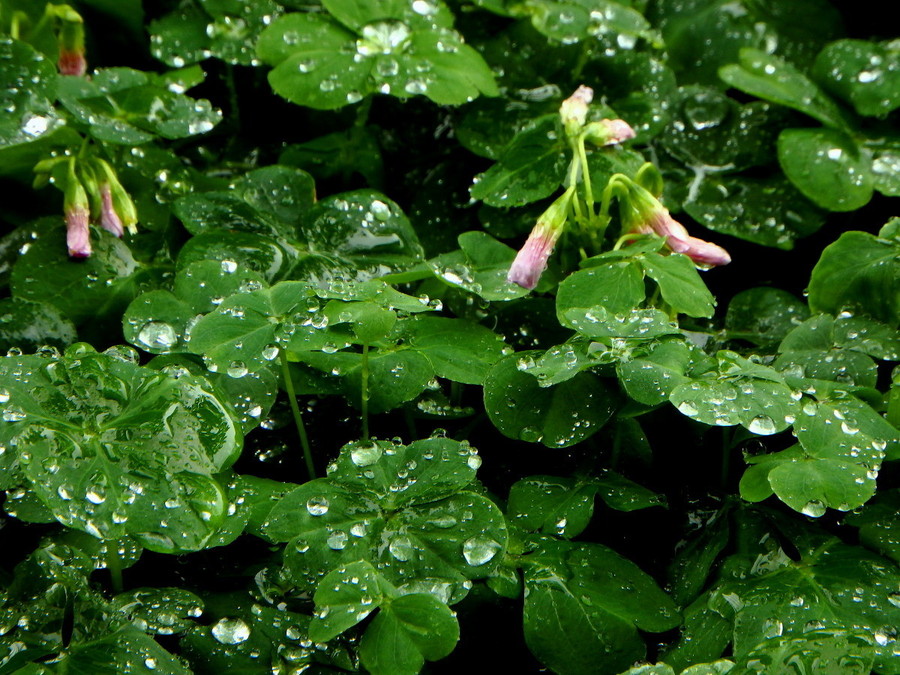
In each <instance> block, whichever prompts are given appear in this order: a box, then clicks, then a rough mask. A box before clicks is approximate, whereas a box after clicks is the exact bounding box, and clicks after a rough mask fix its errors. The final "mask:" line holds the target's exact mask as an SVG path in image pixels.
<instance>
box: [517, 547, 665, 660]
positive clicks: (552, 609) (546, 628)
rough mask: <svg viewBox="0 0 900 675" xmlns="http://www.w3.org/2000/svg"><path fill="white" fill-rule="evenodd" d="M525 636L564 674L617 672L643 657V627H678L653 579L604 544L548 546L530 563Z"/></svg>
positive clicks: (538, 654) (536, 652) (656, 629)
mask: <svg viewBox="0 0 900 675" xmlns="http://www.w3.org/2000/svg"><path fill="white" fill-rule="evenodd" d="M525 588H526V595H525V615H524V624H525V625H524V629H525V641H526V643H527V644H528V648H529V649H530V650H531V651H532V653H533V654H534V655H535V656H536V657H537V658H538V659H539V660H540V661H541V662H542V663H544V664H545V665H546V666H547V667H549V668H552V669H553V671H554V672H556V673H560V675H569V674H573V675H574V674H577V673H584V672H590V671H599V672H618V671H621V670H622V669H623V668H627V667H628V666H629V665H630V664H631V663H632V662H634V661H636V660H638V659H641V658H643V656H644V653H645V652H644V650H645V646H644V641H643V639H642V638H641V637H640V636H639V634H638V632H637V629H638V628H640V629H641V630H645V631H650V632H659V631H664V630H668V629H669V628H673V627H675V626H677V625H678V623H679V620H680V619H679V617H678V611H677V609H676V607H675V605H674V604H673V603H672V601H671V600H670V599H669V597H668V596H667V595H666V594H665V593H663V591H662V590H660V588H659V587H658V586H657V585H656V583H655V582H654V581H653V579H652V578H651V577H649V576H647V575H646V574H645V573H644V572H642V571H641V570H640V569H639V568H638V567H637V566H636V565H634V563H631V562H629V561H628V560H626V559H624V558H622V557H620V556H619V555H617V554H616V553H615V552H613V551H612V550H611V549H608V548H606V547H605V546H601V545H600V544H581V545H573V544H563V543H558V544H555V545H551V544H550V543H549V542H548V543H546V544H545V545H544V547H543V550H541V551H540V552H539V553H535V554H532V555H531V556H529V561H528V564H527V566H526V568H525Z"/></svg>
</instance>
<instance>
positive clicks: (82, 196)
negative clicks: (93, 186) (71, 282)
mask: <svg viewBox="0 0 900 675" xmlns="http://www.w3.org/2000/svg"><path fill="white" fill-rule="evenodd" d="M63 208H64V210H65V214H66V244H67V246H68V248H69V256H70V257H72V258H87V257H89V256H90V255H91V240H90V226H89V221H90V217H91V211H90V206H89V204H88V195H87V192H86V191H85V189H84V186H83V185H82V184H81V181H79V180H78V176H77V175H76V174H75V160H70V161H69V172H68V176H67V180H66V189H65V196H64V199H63Z"/></svg>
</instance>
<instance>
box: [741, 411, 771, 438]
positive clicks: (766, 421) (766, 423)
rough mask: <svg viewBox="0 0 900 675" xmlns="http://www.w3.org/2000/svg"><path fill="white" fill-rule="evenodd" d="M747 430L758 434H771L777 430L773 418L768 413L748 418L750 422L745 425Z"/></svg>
mask: <svg viewBox="0 0 900 675" xmlns="http://www.w3.org/2000/svg"><path fill="white" fill-rule="evenodd" d="M747 430H748V431H752V432H753V433H754V434H759V435H760V436H771V435H772V434H774V433H775V432H776V431H778V429H777V427H776V426H775V420H773V419H772V418H771V417H769V416H768V415H757V416H756V417H754V418H753V419H752V420H750V424H748V425H747Z"/></svg>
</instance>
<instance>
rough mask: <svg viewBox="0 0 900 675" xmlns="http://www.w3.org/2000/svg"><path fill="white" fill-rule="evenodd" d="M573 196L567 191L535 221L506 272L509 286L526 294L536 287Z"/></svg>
mask: <svg viewBox="0 0 900 675" xmlns="http://www.w3.org/2000/svg"><path fill="white" fill-rule="evenodd" d="M574 192H575V190H574V188H569V189H568V190H566V191H565V192H564V193H563V194H562V195H561V196H560V197H559V198H558V199H557V200H556V201H554V202H553V203H552V204H551V205H550V206H549V207H548V208H547V210H546V211H544V212H543V213H542V214H541V216H540V218H538V221H537V225H535V226H534V229H533V230H532V231H531V234H529V235H528V239H527V241H526V242H525V245H524V246H523V247H522V248H521V249H520V250H519V252H518V254H517V255H516V259H515V260H513V264H512V265H511V266H510V268H509V273H508V274H507V275H506V280H507V281H508V282H509V283H511V284H518V285H519V286H521V287H522V288H527V289H528V290H529V291H530V290H531V289H532V288H534V287H535V286H537V283H538V281H539V280H540V278H541V274H543V273H544V270H545V269H547V260H549V259H550V254H551V253H552V252H553V247H554V246H556V242H557V240H558V239H559V236H560V235H561V234H562V231H563V227H564V226H565V224H566V215H567V214H568V209H569V200H570V199H571V198H572V195H573V194H574Z"/></svg>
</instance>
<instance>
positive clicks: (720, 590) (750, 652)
mask: <svg viewBox="0 0 900 675" xmlns="http://www.w3.org/2000/svg"><path fill="white" fill-rule="evenodd" d="M774 553H775V554H777V558H776V557H773V556H772V555H770V556H769V560H768V561H767V562H766V561H760V562H762V563H764V564H761V565H758V566H757V567H756V568H755V573H749V570H748V571H747V573H746V575H745V578H743V579H739V578H738V577H737V576H736V575H735V576H733V577H731V578H729V579H726V580H724V581H723V582H722V583H721V584H720V585H719V586H718V587H717V588H716V589H715V591H714V593H713V597H712V598H711V600H710V605H711V606H712V607H713V609H715V610H716V611H718V612H719V613H720V614H722V615H723V616H725V617H727V618H731V617H734V619H733V620H734V657H733V658H734V660H735V661H736V662H737V663H739V664H740V663H743V664H748V663H749V662H750V661H751V659H754V658H759V657H760V656H761V655H762V654H763V653H766V656H765V659H766V660H765V661H764V662H765V663H771V664H772V665H773V666H774V667H775V668H778V667H779V665H778V664H779V663H780V662H779V661H776V660H773V656H775V655H778V654H779V652H781V649H782V648H783V647H785V646H787V647H789V648H790V649H795V648H797V647H800V648H801V649H802V648H803V647H806V648H808V649H809V655H810V657H812V656H813V655H815V654H817V653H818V655H819V658H820V659H822V662H826V661H827V662H833V660H835V659H840V658H842V657H845V656H846V657H849V658H848V660H847V661H846V663H847V665H848V666H851V665H854V661H856V659H860V658H861V659H862V660H863V661H865V660H866V659H867V658H869V656H870V654H871V652H869V649H868V648H867V647H866V645H870V646H871V648H874V651H875V659H874V663H873V664H872V666H871V670H874V671H875V672H888V673H892V672H896V659H897V657H896V655H895V654H894V653H893V647H892V643H891V642H890V636H891V634H892V629H891V627H892V626H894V625H896V622H897V621H898V619H900V614H898V612H900V609H898V607H897V606H896V605H895V604H894V603H893V602H892V599H893V598H894V595H892V592H893V589H894V588H895V584H896V583H897V582H898V581H900V577H898V574H897V572H896V568H894V566H893V565H891V564H890V563H888V561H886V560H885V559H884V558H881V557H880V556H878V555H876V554H874V553H870V552H868V551H866V550H865V549H863V548H860V547H858V546H848V545H845V544H843V543H840V542H839V541H838V540H836V539H827V540H825V541H823V542H821V543H819V545H818V546H816V547H815V548H812V549H811V550H804V551H802V558H801V559H800V560H798V561H793V560H791V559H790V558H787V556H785V555H784V553H783V551H781V550H780V549H778V550H777V551H775V552H774ZM748 557H749V560H746V561H745V562H744V563H743V564H744V565H745V566H746V567H745V568H744V569H745V570H746V569H748V568H749V567H750V566H752V564H753V560H754V559H757V558H758V556H756V555H751V556H748ZM735 562H737V561H735ZM729 598H730V599H731V600H735V601H736V603H735V604H734V605H732V604H730V602H729ZM851 628H852V629H853V630H852V634H853V635H854V636H858V637H854V638H853V642H852V643H850V644H848V642H847V641H843V642H841V641H838V642H834V641H832V640H831V639H828V640H826V641H825V643H824V644H819V645H816V644H806V645H801V644H800V643H801V641H804V640H807V639H809V638H810V637H812V638H814V639H816V638H817V636H819V635H823V634H824V635H827V634H828V633H831V634H832V635H837V636H840V635H844V636H846V635H847V631H848V630H849V629H851ZM886 635H887V636H888V638H887V639H885V636H886ZM867 652H868V653H867ZM781 653H782V654H784V652H781ZM787 656H789V655H788V654H785V657H787ZM797 657H798V658H795V659H794V660H795V661H797V660H798V659H799V657H800V654H799V653H798V654H797ZM804 658H805V657H804ZM745 659H746V661H745ZM801 662H802V661H801ZM856 665H858V663H857V664H856ZM843 670H844V669H843V668H842V669H841V671H843ZM869 670H870V669H869V668H868V667H864V668H863V669H862V670H858V669H853V670H848V671H847V672H859V673H867V672H869ZM738 672H740V673H742V674H743V673H748V674H749V673H750V672H752V671H748V670H746V669H741V670H738ZM776 672H777V671H776Z"/></svg>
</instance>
